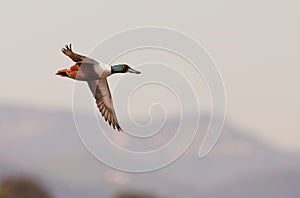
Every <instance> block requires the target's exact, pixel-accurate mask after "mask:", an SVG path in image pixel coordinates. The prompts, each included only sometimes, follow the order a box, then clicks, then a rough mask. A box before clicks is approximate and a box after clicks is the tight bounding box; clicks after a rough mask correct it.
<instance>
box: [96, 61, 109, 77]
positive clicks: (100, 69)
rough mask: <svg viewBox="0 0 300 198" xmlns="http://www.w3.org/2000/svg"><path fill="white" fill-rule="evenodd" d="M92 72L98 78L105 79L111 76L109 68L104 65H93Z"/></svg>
mask: <svg viewBox="0 0 300 198" xmlns="http://www.w3.org/2000/svg"><path fill="white" fill-rule="evenodd" d="M94 71H95V72H96V74H97V75H98V76H99V78H100V77H107V76H109V75H111V67H110V66H109V65H107V64H104V63H99V64H97V65H94Z"/></svg>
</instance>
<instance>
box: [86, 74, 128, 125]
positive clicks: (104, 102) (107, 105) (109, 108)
mask: <svg viewBox="0 0 300 198" xmlns="http://www.w3.org/2000/svg"><path fill="white" fill-rule="evenodd" d="M87 83H88V85H89V88H90V90H91V91H92V93H93V95H94V97H95V99H96V104H97V106H98V109H99V111H100V112H101V114H102V116H103V117H104V119H105V121H107V122H108V123H109V125H112V127H113V128H114V129H117V130H118V131H122V129H121V127H120V125H119V123H118V120H117V116H116V113H115V110H114V107H113V102H112V98H111V93H110V90H109V87H108V83H107V79H106V78H100V79H99V80H95V81H87Z"/></svg>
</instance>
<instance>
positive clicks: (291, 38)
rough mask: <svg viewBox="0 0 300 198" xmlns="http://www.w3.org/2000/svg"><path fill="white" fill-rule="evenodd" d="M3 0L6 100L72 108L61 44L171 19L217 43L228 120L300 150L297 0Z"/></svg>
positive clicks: (1, 100) (80, 44) (80, 47)
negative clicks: (60, 71) (63, 74)
mask: <svg viewBox="0 0 300 198" xmlns="http://www.w3.org/2000/svg"><path fill="white" fill-rule="evenodd" d="M0 5H1V6H0V22H1V37H0V43H1V45H0V53H1V57H2V66H1V69H2V70H1V73H2V75H1V84H0V89H1V97H0V104H11V105H20V106H29V107H32V106H37V107H40V108H44V109H65V110H71V101H72V98H71V97H72V88H73V83H71V81H67V80H65V79H64V80H62V79H59V78H57V77H55V76H54V73H55V72H56V70H57V69H60V68H64V67H68V66H70V65H71V64H72V62H71V61H70V60H68V59H67V58H66V57H64V56H63V55H62V54H61V52H60V49H61V47H63V46H64V45H65V44H68V43H72V44H73V45H74V49H75V50H76V51H78V52H80V53H83V54H87V53H88V52H90V51H91V50H92V49H93V48H94V47H95V46H96V45H97V44H98V43H99V42H100V41H102V40H103V39H105V38H107V37H109V36H110V35H112V34H114V33H117V32H119V31H122V30H125V29H129V28H134V27H137V26H163V27H169V28H173V29H177V30H179V31H181V32H185V33H186V34H188V35H190V36H191V37H192V38H194V39H196V40H197V41H198V42H199V43H201V44H202V45H204V46H205V47H206V49H207V50H208V51H209V52H210V54H211V56H212V57H213V58H214V60H215V61H216V63H217V64H218V66H219V69H220V72H221V75H222V77H223V80H224V84H225V87H226V93H227V118H228V120H229V121H230V122H232V123H233V124H235V125H236V126H238V127H240V128H241V129H246V131H247V132H248V133H251V134H253V135H255V136H256V137H259V138H261V139H262V140H263V141H265V142H269V143H271V144H273V145H275V146H277V147H278V148H282V149H284V150H287V151H289V150H292V151H293V150H295V151H300V133H299V132H300V126H299V113H300V104H299V101H300V92H299V89H298V85H299V84H300V78H299V73H300V56H299V46H300V39H299V35H300V25H299V20H300V12H299V8H300V3H299V2H298V1H291V0H288V1H271V0H264V1H259V0H254V1H238V0H226V1H182V2H180V3H176V2H175V1H156V0H153V1H84V2H83V1H82V3H77V2H75V1H64V2H62V1H56V0H53V1H48V2H42V1H31V0H29V1H23V2H22V1H20V2H18V3H16V2H13V1H7V2H5V3H4V1H2V2H1V3H0ZM99 58H100V57H99ZM284 150H283V151H284Z"/></svg>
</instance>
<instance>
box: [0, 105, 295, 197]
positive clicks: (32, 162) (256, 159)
mask: <svg viewBox="0 0 300 198" xmlns="http://www.w3.org/2000/svg"><path fill="white" fill-rule="evenodd" d="M80 120H82V121H83V122H86V123H87V125H89V123H90V122H92V121H93V119H92V118H91V116H90V115H84V114H82V115H80ZM100 122H103V121H102V119H101V120H100ZM123 123H124V122H123ZM208 123H209V116H202V118H201V120H200V127H199V133H198V134H197V136H196V138H195V141H193V143H192V145H191V146H190V147H189V149H188V150H187V152H186V153H185V154H184V155H183V156H182V157H181V158H179V159H178V160H177V161H175V162H174V163H172V164H170V165H169V166H167V167H166V168H163V169H160V170H158V171H154V172H149V173H144V174H132V173H126V172H121V171H117V170H114V169H111V168H109V167H107V166H106V165H104V164H102V163H100V162H98V161H97V160H96V159H95V158H94V157H92V156H91V155H90V153H89V152H88V151H87V150H86V149H85V147H84V145H83V144H82V142H81V140H80V138H79V135H78V133H77V130H76V127H75V124H74V119H73V114H72V113H71V112H59V111H45V110H38V109H30V108H22V107H13V106H0V134H1V138H0V179H1V177H4V176H6V175H10V174H22V173H26V174H31V175H33V176H36V177H39V178H41V179H42V180H43V181H45V183H46V185H47V186H49V188H50V189H51V190H52V192H53V193H52V194H54V195H55V197H58V198H60V197H61V198H62V197H74V198H77V197H78V198H79V197H80V198H81V197H84V196H85V197H90V198H94V197H95V198H96V197H111V196H113V195H115V194H116V193H117V192H122V191H124V190H125V191H126V190H128V189H129V190H141V191H146V192H150V193H151V192H154V193H155V194H158V195H162V196H163V197H197V198H198V197H204V198H205V197H209V198H221V197H222V198H227V197H231V198H235V197H236V198H238V197H246V198H247V197H257V198H259V197H262V198H265V197H273V198H277V197H278V198H279V197H286V198H294V197H295V198H296V197H297V198H298V197H299V195H300V192H299V188H298V187H299V186H300V175H299V173H300V155H298V154H292V153H284V152H281V151H279V150H277V149H276V148H273V147H271V146H270V145H267V144H266V143H264V142H261V141H259V140H258V139H256V138H254V137H252V136H250V135H249V134H250V133H245V132H244V131H243V130H240V129H237V128H236V127H235V125H234V123H228V122H227V123H225V126H224V129H223V131H222V135H221V138H220V139H219V141H218V143H217V145H216V146H215V147H214V149H213V150H212V151H211V152H210V153H209V155H208V156H206V157H205V158H203V159H200V158H198V157H197V153H198V150H199V145H200V144H201V140H203V137H204V132H205V130H206V129H207V127H208ZM167 124H168V125H170V126H166V127H170V128H172V127H174V126H176V124H172V122H171V123H167ZM173 125H174V126H173ZM91 126H92V124H91ZM111 134H112V136H117V134H119V135H118V136H120V133H115V134H114V133H111ZM169 135H170V134H168V135H166V136H162V137H160V139H159V141H157V139H156V140H155V141H153V142H151V144H149V145H146V144H144V142H143V141H142V140H139V139H138V140H136V141H135V142H134V144H133V143H130V144H129V145H127V146H129V147H130V146H131V147H132V145H134V146H136V148H143V145H146V146H149V148H150V147H153V146H157V145H156V144H158V143H164V141H165V140H164V138H166V139H167V138H169ZM99 144H100V145H101V140H99ZM125 144H126V141H125ZM130 163H139V162H130Z"/></svg>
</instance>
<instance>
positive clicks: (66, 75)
mask: <svg viewBox="0 0 300 198" xmlns="http://www.w3.org/2000/svg"><path fill="white" fill-rule="evenodd" d="M55 75H59V76H62V77H68V74H67V72H61V71H58V72H56V74H55Z"/></svg>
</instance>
